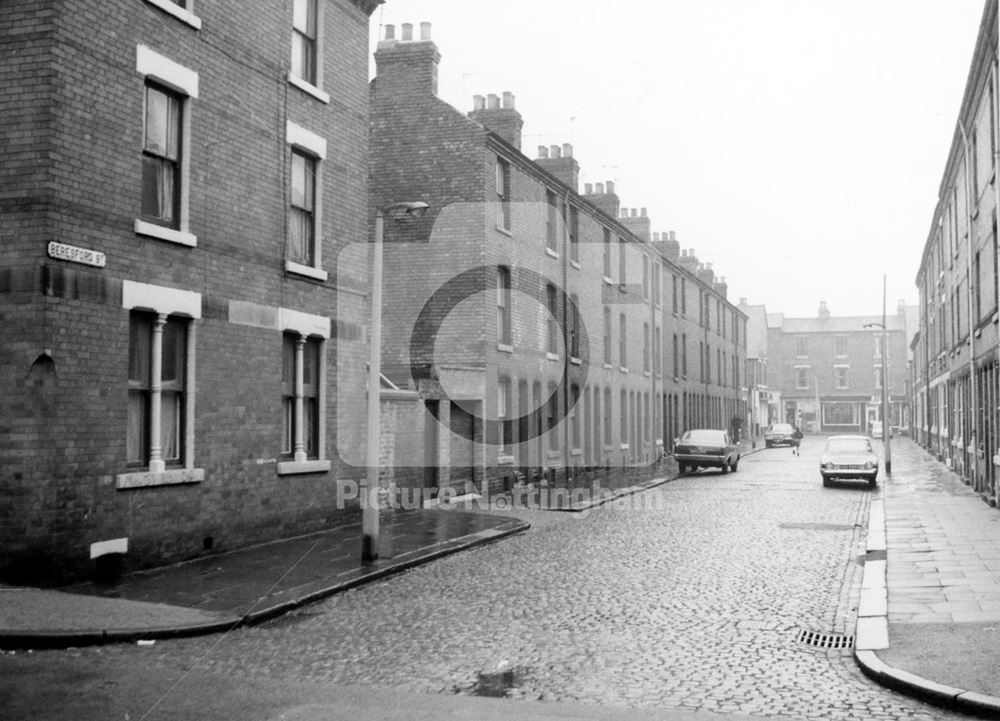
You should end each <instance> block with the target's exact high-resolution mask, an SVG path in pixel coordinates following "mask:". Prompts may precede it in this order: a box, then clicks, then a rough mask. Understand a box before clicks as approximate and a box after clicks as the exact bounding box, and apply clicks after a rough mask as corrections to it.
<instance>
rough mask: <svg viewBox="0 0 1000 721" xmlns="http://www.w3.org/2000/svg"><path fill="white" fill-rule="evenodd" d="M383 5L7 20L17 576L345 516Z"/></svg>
mask: <svg viewBox="0 0 1000 721" xmlns="http://www.w3.org/2000/svg"><path fill="white" fill-rule="evenodd" d="M375 5H377V2H376V1H375V0H350V1H347V0H345V1H344V2H337V3H333V2H325V1H323V0H295V1H294V2H282V3H265V4H261V5H255V7H254V10H253V12H247V9H246V7H245V5H244V3H241V2H237V1H236V0H217V1H216V2H204V1H202V0H185V1H182V2H172V1H171V0H141V1H135V0H128V1H126V0H107V1H106V2H102V3H100V5H94V4H93V3H88V2H83V1H82V0H62V1H59V2H55V1H54V0H44V1H43V0H11V1H8V2H4V3H3V4H2V5H0V45H2V46H3V47H4V53H3V54H2V55H0V127H2V128H3V130H2V131H0V134H2V137H3V139H4V142H3V144H2V145H0V160H2V162H0V213H2V221H0V247H2V251H0V252H2V255H0V337H2V338H3V342H2V344H0V573H2V575H3V577H4V578H6V579H19V580H22V581H23V580H30V581H39V582H41V581H56V580H66V579H73V578H80V577H85V576H89V575H91V574H92V573H93V571H94V567H95V565H97V566H98V567H99V568H103V569H104V570H110V572H113V571H114V570H116V567H124V569H125V570H132V569H136V568H141V567H146V566H152V565H156V564H162V563H165V562H170V561H177V560H181V559H185V558H190V557H195V556H198V555H200V554H204V553H208V552H216V551H220V550H225V549H230V548H234V547H238V546H242V545H246V544H251V543H255V542H262V541H268V540H271V539H274V538H277V537H283V536H290V535H297V534H302V533H305V532H308V531H313V530H319V529H321V528H323V527H325V526H326V525H327V524H329V523H330V522H331V521H336V520H338V519H342V518H343V517H344V514H345V513H347V512H346V511H344V510H339V509H337V508H336V507H335V503H334V497H335V483H334V479H335V478H336V477H337V476H338V474H341V473H345V474H349V477H357V475H358V473H359V471H358V470H357V469H353V468H349V467H346V466H345V463H344V462H343V461H342V460H341V459H340V458H339V457H338V454H337V450H336V449H337V444H341V445H344V446H348V447H349V446H351V445H363V444H364V435H363V430H360V429H358V427H357V426H358V424H350V425H349V426H347V427H338V425H337V422H336V420H337V417H338V410H339V411H340V412H341V413H345V414H347V415H353V416H355V417H357V416H359V415H363V413H364V407H365V403H364V393H365V390H364V388H365V380H364V379H365V374H364V362H365V361H364V359H365V355H366V351H365V342H364V333H363V328H362V326H363V325H364V324H366V320H365V317H366V310H365V309H366V307H367V299H366V297H365V294H366V284H367V268H366V267H365V265H364V264H360V263H359V264H358V265H355V266H350V265H339V266H338V265H335V261H336V259H337V255H338V251H339V249H340V248H341V247H342V246H344V245H346V244H348V243H350V242H354V241H358V240H364V239H365V237H366V234H367V224H366V208H367V172H368V168H367V146H368V88H367V57H366V56H367V33H368V17H369V14H370V13H371V11H372V10H373V9H374V7H375ZM338 290H339V291H340V292H337V291H338ZM334 319H336V322H335V321H334ZM335 364H336V365H335ZM334 368H336V369H337V373H339V374H340V380H341V382H342V383H343V385H342V386H340V387H339V390H338V386H337V385H336V384H335V380H336V379H337V373H335V372H334V371H333V370H332V369H334ZM102 564H103V565H102Z"/></svg>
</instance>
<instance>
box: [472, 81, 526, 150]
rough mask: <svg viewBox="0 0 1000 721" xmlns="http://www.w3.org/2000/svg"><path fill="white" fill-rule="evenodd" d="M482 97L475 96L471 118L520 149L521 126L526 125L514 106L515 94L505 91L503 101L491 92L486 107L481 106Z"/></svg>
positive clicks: (487, 97)
mask: <svg viewBox="0 0 1000 721" xmlns="http://www.w3.org/2000/svg"><path fill="white" fill-rule="evenodd" d="M480 97H482V96H480V95H474V96H473V98H472V112H470V113H469V118H470V119H472V120H474V121H476V122H477V123H479V124H480V125H482V126H483V127H484V128H486V129H487V130H489V131H490V132H491V133H495V134H496V135H499V136H500V137H501V138H503V139H504V140H505V141H507V142H508V143H510V144H511V145H513V146H514V147H515V148H517V149H518V150H520V149H521V128H523V127H524V120H523V119H522V118H521V114H520V113H519V112H517V109H516V108H515V107H514V94H513V93H511V92H509V91H504V93H503V100H502V101H501V99H500V97H499V96H497V95H494V94H492V93H491V94H489V95H487V96H486V105H485V107H481V106H480V104H479V102H478V100H477V98H480Z"/></svg>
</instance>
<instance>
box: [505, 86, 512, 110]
mask: <svg viewBox="0 0 1000 721" xmlns="http://www.w3.org/2000/svg"><path fill="white" fill-rule="evenodd" d="M503 107H504V108H505V109H507V110H513V109H514V93H512V92H510V91H509V90H505V91H504V93H503Z"/></svg>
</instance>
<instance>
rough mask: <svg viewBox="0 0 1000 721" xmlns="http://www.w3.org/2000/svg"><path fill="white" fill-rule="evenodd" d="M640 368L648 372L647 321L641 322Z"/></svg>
mask: <svg viewBox="0 0 1000 721" xmlns="http://www.w3.org/2000/svg"><path fill="white" fill-rule="evenodd" d="M642 370H643V371H645V372H646V373H648V372H649V323H643V324H642Z"/></svg>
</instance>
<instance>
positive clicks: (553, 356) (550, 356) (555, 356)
mask: <svg viewBox="0 0 1000 721" xmlns="http://www.w3.org/2000/svg"><path fill="white" fill-rule="evenodd" d="M545 357H546V358H548V359H549V360H550V361H557V360H559V354H558V353H546V354H545Z"/></svg>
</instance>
